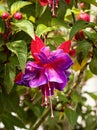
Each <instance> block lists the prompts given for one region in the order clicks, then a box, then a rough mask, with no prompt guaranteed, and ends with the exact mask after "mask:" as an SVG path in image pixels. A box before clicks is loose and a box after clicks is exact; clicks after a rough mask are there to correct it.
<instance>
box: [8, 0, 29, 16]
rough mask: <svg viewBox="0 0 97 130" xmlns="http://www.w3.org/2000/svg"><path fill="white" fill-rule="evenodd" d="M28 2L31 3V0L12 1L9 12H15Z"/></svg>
mask: <svg viewBox="0 0 97 130" xmlns="http://www.w3.org/2000/svg"><path fill="white" fill-rule="evenodd" d="M29 4H31V2H26V1H17V2H14V3H13V4H12V5H11V14H14V13H15V12H17V11H19V10H20V9H21V8H23V7H24V6H26V5H29Z"/></svg>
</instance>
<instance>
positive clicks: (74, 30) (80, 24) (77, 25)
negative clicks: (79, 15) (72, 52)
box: [69, 20, 88, 39]
mask: <svg viewBox="0 0 97 130" xmlns="http://www.w3.org/2000/svg"><path fill="white" fill-rule="evenodd" d="M87 25H88V23H87V22H85V21H82V20H80V21H77V22H76V23H75V24H74V25H73V27H72V29H71V31H70V37H69V38H70V39H72V38H73V36H74V35H75V34H76V33H77V32H78V31H79V30H82V29H83V28H85V27H86V26H87Z"/></svg>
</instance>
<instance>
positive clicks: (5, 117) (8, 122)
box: [1, 112, 25, 130]
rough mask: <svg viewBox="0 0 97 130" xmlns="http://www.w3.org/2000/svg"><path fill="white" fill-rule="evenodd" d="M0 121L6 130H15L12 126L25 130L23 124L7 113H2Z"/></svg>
mask: <svg viewBox="0 0 97 130" xmlns="http://www.w3.org/2000/svg"><path fill="white" fill-rule="evenodd" d="M1 120H2V122H3V123H4V125H5V127H6V128H7V130H15V129H13V128H14V126H17V127H19V128H25V126H24V123H23V122H22V121H21V120H20V119H19V118H18V117H16V116H13V115H11V114H10V113H9V112H5V113H2V114H1ZM9 128H10V129H9Z"/></svg>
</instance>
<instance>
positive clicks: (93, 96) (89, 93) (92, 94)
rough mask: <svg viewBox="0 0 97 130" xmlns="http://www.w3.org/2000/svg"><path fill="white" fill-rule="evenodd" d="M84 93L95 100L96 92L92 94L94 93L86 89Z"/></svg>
mask: <svg viewBox="0 0 97 130" xmlns="http://www.w3.org/2000/svg"><path fill="white" fill-rule="evenodd" d="M85 93H86V94H88V95H89V96H90V97H91V98H93V99H94V100H97V94H94V93H91V92H87V91H86V92H85Z"/></svg>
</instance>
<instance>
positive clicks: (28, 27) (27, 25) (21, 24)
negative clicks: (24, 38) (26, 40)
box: [12, 20, 34, 39]
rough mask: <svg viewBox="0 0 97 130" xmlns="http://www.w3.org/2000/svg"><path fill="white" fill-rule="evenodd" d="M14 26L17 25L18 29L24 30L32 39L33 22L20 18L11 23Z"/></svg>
mask: <svg viewBox="0 0 97 130" xmlns="http://www.w3.org/2000/svg"><path fill="white" fill-rule="evenodd" d="M12 24H13V25H15V26H16V27H18V31H20V30H22V31H24V32H26V33H27V34H28V35H29V36H30V37H31V38H33V39H34V28H33V24H32V23H31V22H30V21H28V20H20V21H18V22H16V23H12Z"/></svg>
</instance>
